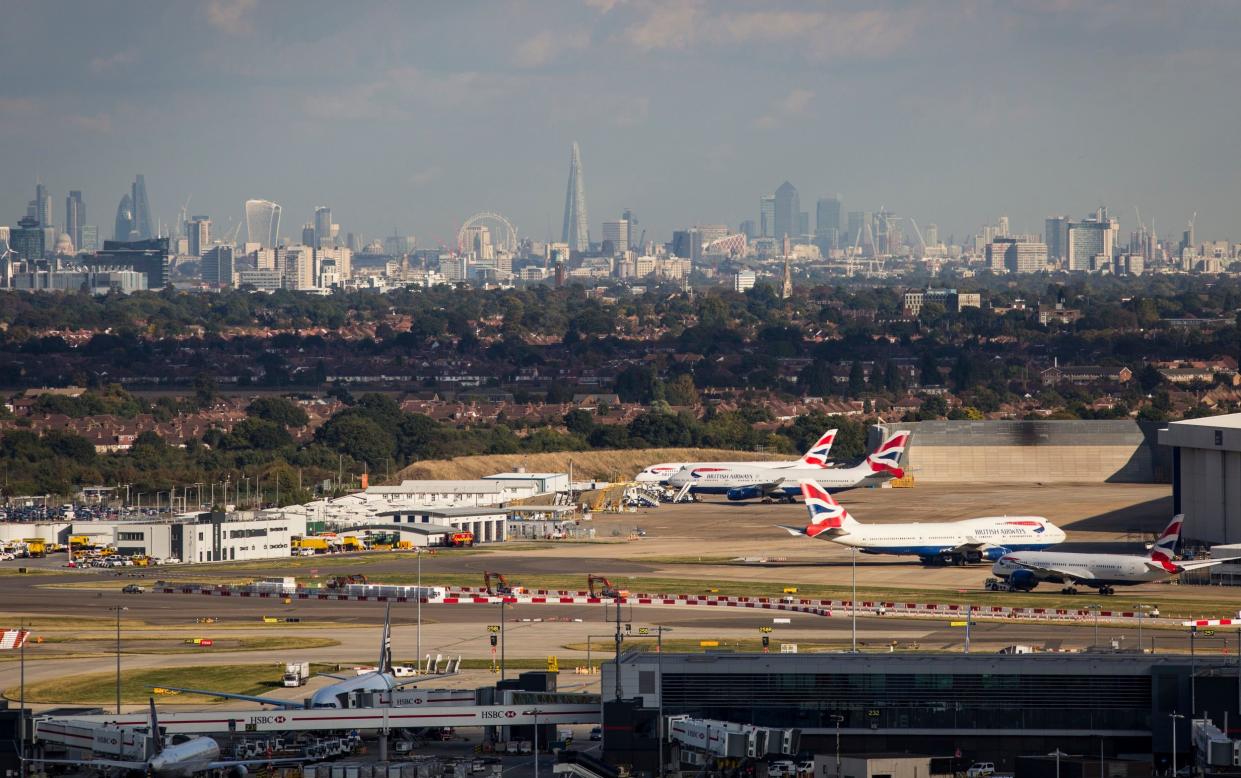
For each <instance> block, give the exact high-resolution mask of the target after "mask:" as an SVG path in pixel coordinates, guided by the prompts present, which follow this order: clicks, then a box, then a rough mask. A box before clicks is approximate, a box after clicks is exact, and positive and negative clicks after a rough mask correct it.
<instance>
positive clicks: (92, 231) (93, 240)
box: [78, 224, 99, 251]
mask: <svg viewBox="0 0 1241 778" xmlns="http://www.w3.org/2000/svg"><path fill="white" fill-rule="evenodd" d="M81 231H82V245H80V246H78V251H95V250H97V249H98V248H99V225H98V224H83V225H82V230H81Z"/></svg>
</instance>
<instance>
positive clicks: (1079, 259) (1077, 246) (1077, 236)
mask: <svg viewBox="0 0 1241 778" xmlns="http://www.w3.org/2000/svg"><path fill="white" fill-rule="evenodd" d="M1119 232H1120V222H1119V221H1118V220H1117V219H1115V218H1112V217H1110V216H1108V215H1107V209H1106V208H1100V209H1099V210H1097V211H1095V213H1094V215H1092V216H1089V217H1087V218H1085V219H1083V220H1082V221H1079V222H1070V223H1069V237H1068V261H1069V268H1068V269H1069V270H1084V271H1090V270H1093V269H1095V266H1096V264H1097V263H1096V259H1095V258H1096V257H1100V258H1101V261H1102V262H1105V263H1110V262H1111V261H1112V254H1113V253H1114V249H1115V247H1116V236H1117V234H1119Z"/></svg>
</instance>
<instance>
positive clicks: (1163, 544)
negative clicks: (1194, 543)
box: [1150, 513, 1185, 567]
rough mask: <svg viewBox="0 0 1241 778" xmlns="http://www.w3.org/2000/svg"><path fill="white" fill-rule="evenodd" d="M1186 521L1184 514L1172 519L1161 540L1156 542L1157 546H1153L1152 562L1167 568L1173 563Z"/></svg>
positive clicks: (1160, 537)
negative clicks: (1182, 526)
mask: <svg viewBox="0 0 1241 778" xmlns="http://www.w3.org/2000/svg"><path fill="white" fill-rule="evenodd" d="M1184 519H1185V515H1184V514H1182V513H1178V514H1177V515H1175V516H1173V517H1172V522H1171V523H1170V524H1168V526H1167V527H1165V528H1164V531H1163V533H1162V534H1161V535H1160V536H1159V539H1158V540H1156V541H1155V545H1154V546H1151V553H1150V558H1151V561H1152V562H1158V563H1160V564H1161V565H1164V566H1165V567H1167V565H1169V564H1171V563H1172V557H1173V556H1174V555H1175V554H1176V545H1177V543H1179V542H1180V540H1181V525H1182V524H1183V523H1184Z"/></svg>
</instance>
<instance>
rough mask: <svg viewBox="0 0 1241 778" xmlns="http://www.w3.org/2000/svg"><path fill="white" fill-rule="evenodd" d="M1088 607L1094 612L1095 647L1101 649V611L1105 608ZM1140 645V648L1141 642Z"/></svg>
mask: <svg viewBox="0 0 1241 778" xmlns="http://www.w3.org/2000/svg"><path fill="white" fill-rule="evenodd" d="M1086 607H1087V608H1089V609H1090V610H1092V611H1094V647H1095V648H1098V647H1099V611H1101V610H1102V609H1103V608H1102V606H1100V605H1098V604H1097V603H1096V604H1093V605H1087V606H1086ZM1138 645H1139V647H1140V646H1141V643H1140V642H1139V643H1138Z"/></svg>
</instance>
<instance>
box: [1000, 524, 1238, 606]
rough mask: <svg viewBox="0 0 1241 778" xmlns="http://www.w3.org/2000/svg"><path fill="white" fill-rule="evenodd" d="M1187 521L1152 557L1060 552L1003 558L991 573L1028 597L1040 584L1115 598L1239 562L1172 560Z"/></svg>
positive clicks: (1171, 528) (1172, 529)
mask: <svg viewBox="0 0 1241 778" xmlns="http://www.w3.org/2000/svg"><path fill="white" fill-rule="evenodd" d="M1183 518H1184V517H1183V516H1181V515H1179V514H1178V515H1177V516H1175V517H1173V519H1172V523H1171V524H1169V525H1168V526H1167V528H1165V529H1164V531H1163V534H1161V535H1160V536H1159V540H1158V541H1156V542H1155V545H1154V546H1152V547H1151V551H1150V554H1149V555H1147V556H1138V555H1136V554H1082V553H1076V554H1070V553H1060V552H1056V551H1044V552H1024V553H1013V554H1005V555H1004V556H1002V557H1000V559H999V560H998V561H997V562H996V563H995V566H994V567H992V568H991V572H993V573H995V575H996V577H998V578H1003V579H1005V580H1007V581H1008V585H1009V587H1010V588H1012V589H1015V590H1017V591H1021V592H1028V591H1030V590H1031V589H1033V588H1034V587H1036V586H1038V585H1039V584H1040V583H1042V582H1044V581H1046V582H1048V583H1057V584H1063V585H1064V589H1063V591H1064V593H1066V594H1076V593H1077V588H1076V587H1077V586H1089V587H1091V588H1093V589H1098V590H1099V594H1115V593H1116V589H1115V587H1117V586H1134V585H1136V584H1141V583H1149V582H1151V581H1166V580H1167V579H1169V578H1174V577H1175V576H1178V575H1180V574H1181V573H1183V572H1185V571H1186V570H1199V569H1201V568H1204V567H1212V566H1214V565H1218V564H1221V563H1223V562H1231V561H1233V560H1234V559H1235V557H1234V558H1228V559H1200V560H1194V561H1186V562H1177V561H1174V560H1173V557H1174V555H1175V553H1176V544H1177V542H1178V541H1179V540H1180V538H1181V524H1182V519H1183Z"/></svg>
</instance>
